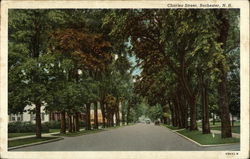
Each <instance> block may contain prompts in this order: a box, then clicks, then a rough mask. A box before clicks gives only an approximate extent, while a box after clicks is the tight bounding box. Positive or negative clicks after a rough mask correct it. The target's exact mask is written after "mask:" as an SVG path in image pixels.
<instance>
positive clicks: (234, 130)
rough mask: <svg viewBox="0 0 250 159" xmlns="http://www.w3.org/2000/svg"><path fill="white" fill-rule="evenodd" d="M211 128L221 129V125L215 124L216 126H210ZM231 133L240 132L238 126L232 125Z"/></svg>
mask: <svg viewBox="0 0 250 159" xmlns="http://www.w3.org/2000/svg"><path fill="white" fill-rule="evenodd" d="M211 130H221V127H220V126H217V127H211ZM231 130H232V133H238V134H239V133H240V126H234V127H232V129H231Z"/></svg>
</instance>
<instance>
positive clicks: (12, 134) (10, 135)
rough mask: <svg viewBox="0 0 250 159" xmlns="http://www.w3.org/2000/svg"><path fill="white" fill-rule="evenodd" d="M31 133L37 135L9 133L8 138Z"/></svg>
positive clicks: (25, 134)
mask: <svg viewBox="0 0 250 159" xmlns="http://www.w3.org/2000/svg"><path fill="white" fill-rule="evenodd" d="M29 135H35V133H33V132H31V133H8V138H13V137H20V136H29Z"/></svg>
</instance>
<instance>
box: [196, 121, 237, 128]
mask: <svg viewBox="0 0 250 159" xmlns="http://www.w3.org/2000/svg"><path fill="white" fill-rule="evenodd" d="M197 125H198V126H199V127H201V126H202V123H201V122H197ZM218 126H221V122H215V124H214V125H213V122H210V127H218ZM234 126H240V122H239V121H235V122H234Z"/></svg>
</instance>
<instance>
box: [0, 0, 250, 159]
mask: <svg viewBox="0 0 250 159" xmlns="http://www.w3.org/2000/svg"><path fill="white" fill-rule="evenodd" d="M183 3H184V4H185V3H186V4H200V3H202V4H224V3H226V4H228V3H231V4H232V8H240V9H241V15H240V35H241V43H240V50H241V55H240V58H241V59H240V62H241V65H240V66H241V70H240V73H241V79H240V82H241V144H240V147H241V150H240V151H237V152H238V153H239V155H235V156H234V155H233V156H230V155H226V152H230V151H201V152H200V151H165V152H164V151H88V152H79V151H76V152H70V151H61V152H8V151H7V133H6V132H7V122H8V116H7V84H8V82H7V67H8V63H7V61H8V60H7V59H8V57H7V46H8V41H7V28H8V25H7V24H8V16H7V15H8V14H7V11H8V9H9V8H169V7H167V5H168V4H183ZM208 8H210V7H208ZM211 8H212V7H211ZM0 35H1V42H0V44H1V46H0V47H1V48H0V49H1V50H0V53H1V54H0V68H1V69H0V77H1V78H0V89H1V93H0V104H1V105H0V106H1V107H0V123H1V125H0V129H1V131H0V141H1V143H0V153H1V154H0V158H11V159H14V158H32V159H33V158H56V159H57V158H116V159H119V158H120V159H123V158H124V159H125V158H145V159H147V158H148V159H149V158H150V159H152V158H153V159H154V158H157V159H166V158H201V157H202V158H204V159H211V158H218V159H222V158H223V159H224V158H240V159H241V158H248V157H249V151H248V150H249V2H248V1H247V0H242V1H240V0H238V1H237V0H235V1H229V0H221V1H217V0H214V1H131V0H128V1H81V2H80V1H2V2H1V34H0Z"/></svg>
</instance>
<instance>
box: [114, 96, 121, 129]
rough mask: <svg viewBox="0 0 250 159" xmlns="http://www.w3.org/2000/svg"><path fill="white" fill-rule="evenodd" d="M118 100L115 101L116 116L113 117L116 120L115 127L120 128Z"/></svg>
mask: <svg viewBox="0 0 250 159" xmlns="http://www.w3.org/2000/svg"><path fill="white" fill-rule="evenodd" d="M119 103H120V102H119V100H117V101H116V107H117V108H116V113H115V114H116V116H115V118H116V126H120V109H119Z"/></svg>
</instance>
